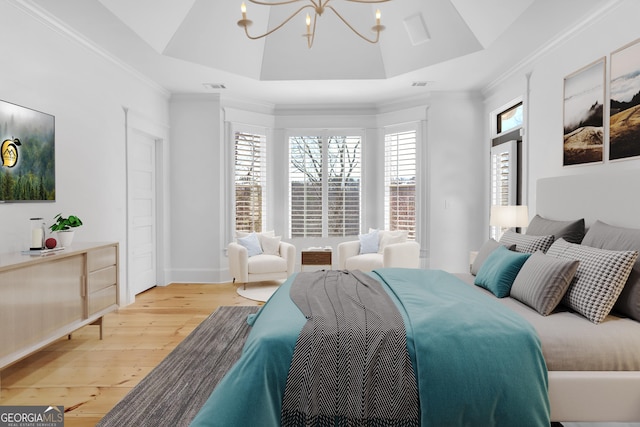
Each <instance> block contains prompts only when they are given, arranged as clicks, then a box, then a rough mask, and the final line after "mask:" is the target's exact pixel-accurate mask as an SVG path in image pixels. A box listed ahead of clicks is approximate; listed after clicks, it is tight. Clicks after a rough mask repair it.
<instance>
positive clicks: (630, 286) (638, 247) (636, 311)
mask: <svg viewBox="0 0 640 427" xmlns="http://www.w3.org/2000/svg"><path fill="white" fill-rule="evenodd" d="M582 244H583V245H586V246H592V247H594V248H601V249H609V250H615V251H634V250H635V251H639V252H640V230H638V229H633V228H623V227H615V226H613V225H609V224H605V223H604V222H601V221H596V222H595V224H593V225H592V226H591V227H590V228H589V231H588V232H587V234H586V235H585V236H584V240H583V241H582ZM613 310H614V311H617V312H619V313H622V314H624V315H625V316H629V317H630V318H632V319H635V320H638V321H640V257H638V259H637V260H636V262H635V264H634V265H633V269H632V270H631V274H629V278H628V279H627V283H626V284H625V285H624V289H622V293H620V296H619V297H618V300H617V301H616V304H615V305H614V306H613Z"/></svg>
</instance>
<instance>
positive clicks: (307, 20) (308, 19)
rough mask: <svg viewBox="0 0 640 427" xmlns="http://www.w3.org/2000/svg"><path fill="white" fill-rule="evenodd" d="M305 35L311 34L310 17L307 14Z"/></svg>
mask: <svg viewBox="0 0 640 427" xmlns="http://www.w3.org/2000/svg"><path fill="white" fill-rule="evenodd" d="M306 22H307V35H310V34H311V16H309V14H308V13H307V19H306Z"/></svg>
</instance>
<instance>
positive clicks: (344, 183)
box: [327, 136, 361, 237]
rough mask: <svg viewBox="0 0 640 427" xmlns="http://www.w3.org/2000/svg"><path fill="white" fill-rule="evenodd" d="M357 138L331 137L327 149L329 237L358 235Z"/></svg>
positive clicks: (358, 148) (358, 144) (358, 155)
mask: <svg viewBox="0 0 640 427" xmlns="http://www.w3.org/2000/svg"><path fill="white" fill-rule="evenodd" d="M360 140H361V138H360V137H359V136H332V137H330V138H329V145H328V151H329V152H328V156H327V159H328V162H329V165H328V168H329V170H328V176H329V182H328V207H327V213H328V235H329V237H344V236H357V235H358V234H359V233H360Z"/></svg>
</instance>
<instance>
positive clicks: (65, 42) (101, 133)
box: [0, 1, 168, 301]
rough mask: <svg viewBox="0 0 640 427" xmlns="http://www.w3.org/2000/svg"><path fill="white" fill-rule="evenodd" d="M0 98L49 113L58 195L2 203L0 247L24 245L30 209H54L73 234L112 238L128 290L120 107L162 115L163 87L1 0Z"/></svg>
mask: <svg viewBox="0 0 640 427" xmlns="http://www.w3.org/2000/svg"><path fill="white" fill-rule="evenodd" d="M0 16H2V20H3V34H5V36H3V39H2V42H0V58H1V59H2V63H3V67H2V73H1V74H0V99H2V100H4V101H8V102H12V103H14V104H19V105H22V106H25V107H29V108H32V109H35V110H39V111H43V112H46V113H49V114H52V115H54V116H55V125H56V201H55V202H44V203H40V202H38V203H5V204H0V219H1V222H2V226H1V227H0V253H2V252H8V251H18V250H22V249H25V245H26V238H27V236H28V230H29V222H28V219H29V218H30V217H43V218H45V220H46V222H47V225H49V224H51V223H52V222H53V216H54V215H55V214H57V213H59V212H62V213H63V214H65V215H68V214H76V215H78V216H79V217H80V218H81V219H82V220H83V222H84V224H85V225H84V226H83V227H82V228H81V229H79V230H78V231H77V233H76V237H75V238H76V239H77V240H78V241H118V242H120V245H121V246H120V261H121V267H122V268H121V270H120V274H121V277H120V279H121V285H122V286H121V301H124V300H125V299H124V298H123V296H124V295H125V291H126V285H127V283H126V277H125V276H126V275H125V272H126V256H125V254H126V242H125V239H126V223H127V218H126V164H125V154H126V151H125V122H124V117H125V116H124V110H123V107H125V106H126V107H129V108H130V109H132V110H135V111H140V112H144V114H145V116H146V117H148V118H149V119H150V120H152V121H154V122H156V123H164V124H166V123H168V94H167V93H165V92H164V91H163V90H162V89H160V88H159V87H157V86H156V85H154V84H152V83H150V82H148V81H145V80H143V79H141V78H139V77H136V76H134V75H133V74H131V73H130V72H128V71H125V69H124V68H122V67H120V66H119V65H117V64H116V63H114V62H113V61H111V60H109V59H108V58H106V57H104V56H101V55H98V54H97V53H95V51H92V50H90V49H88V48H87V47H85V46H84V45H82V44H81V43H80V42H79V41H78V40H75V39H72V38H71V37H70V36H69V35H66V34H64V33H62V32H61V31H59V30H58V29H57V28H56V27H55V26H52V25H51V24H50V23H45V22H44V21H43V20H42V19H40V18H36V17H34V16H32V15H31V13H30V12H29V11H28V10H23V9H21V8H20V7H19V6H14V5H13V3H9V2H4V1H3V2H0Z"/></svg>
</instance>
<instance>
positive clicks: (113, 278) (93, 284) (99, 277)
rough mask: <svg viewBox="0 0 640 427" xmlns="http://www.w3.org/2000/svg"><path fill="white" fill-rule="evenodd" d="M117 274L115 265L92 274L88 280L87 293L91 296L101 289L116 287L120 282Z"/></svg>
mask: <svg viewBox="0 0 640 427" xmlns="http://www.w3.org/2000/svg"><path fill="white" fill-rule="evenodd" d="M117 274H118V269H117V268H116V266H115V265H112V266H109V267H106V268H103V269H101V270H97V271H92V272H90V273H89V276H88V280H87V293H88V294H89V295H91V294H92V293H93V292H96V291H99V290H100V289H104V288H106V287H109V286H112V285H115V284H116V282H117V280H118V278H117Z"/></svg>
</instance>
